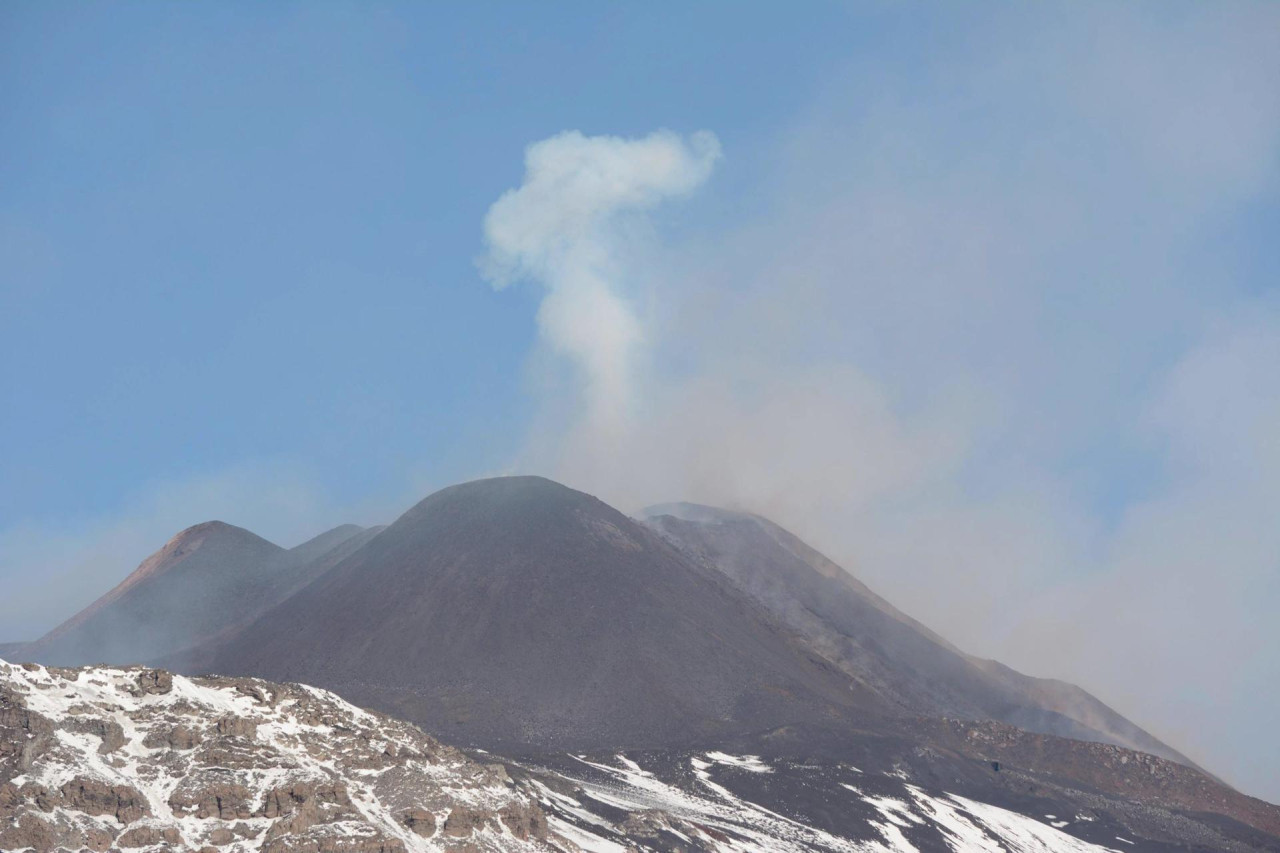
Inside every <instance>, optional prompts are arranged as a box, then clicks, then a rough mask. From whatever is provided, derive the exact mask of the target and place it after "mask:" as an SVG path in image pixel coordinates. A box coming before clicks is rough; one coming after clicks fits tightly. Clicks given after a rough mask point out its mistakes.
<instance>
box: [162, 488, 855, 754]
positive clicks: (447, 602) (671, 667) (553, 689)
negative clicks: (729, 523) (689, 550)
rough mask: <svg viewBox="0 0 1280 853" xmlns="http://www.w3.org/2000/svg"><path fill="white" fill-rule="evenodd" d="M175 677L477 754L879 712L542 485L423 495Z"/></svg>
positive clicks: (634, 533) (610, 513) (696, 579)
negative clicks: (239, 678)
mask: <svg viewBox="0 0 1280 853" xmlns="http://www.w3.org/2000/svg"><path fill="white" fill-rule="evenodd" d="M193 660H194V659H193ZM176 663H178V664H181V663H182V662H181V661H177V662H176ZM186 665H187V667H188V668H199V669H205V670H210V671H215V672H227V673H236V674H254V675H261V676H264V677H269V678H274V679H277V680H290V681H304V682H307V683H311V684H316V685H319V686H322V687H326V688H329V689H333V690H336V691H338V692H340V693H341V694H342V695H344V696H346V697H347V698H349V699H351V700H352V701H355V702H358V703H360V704H363V705H367V706H369V707H373V708H376V709H379V710H383V711H386V712H389V713H393V714H396V715H398V716H401V717H403V718H406V719H409V720H412V721H414V722H419V723H421V724H422V725H424V726H425V727H427V728H429V729H430V730H433V731H436V732H439V733H441V734H447V735H448V736H449V737H451V738H454V739H456V740H461V741H464V742H469V743H471V744H481V745H486V746H490V745H492V746H501V745H504V744H511V745H516V744H537V745H538V746H539V747H542V748H555V747H564V748H578V747H582V748H586V747H589V746H601V747H608V748H619V747H625V746H637V745H646V744H669V743H678V742H687V741H694V740H697V739H700V738H707V737H712V736H718V735H723V734H726V733H733V732H742V731H750V730H755V729H759V728H763V727H768V726H775V725H780V724H786V723H792V722H803V721H815V722H816V721H822V720H832V719H836V718H846V719H847V718H848V717H849V716H850V715H857V714H859V713H861V714H863V715H864V716H866V717H870V716H873V715H874V714H875V713H876V711H877V709H878V707H879V705H878V702H877V701H876V700H875V699H874V697H872V696H871V695H870V694H868V693H865V692H862V691H860V690H859V689H858V688H857V687H856V686H855V685H852V684H851V683H850V682H849V680H848V679H847V678H846V677H845V676H844V675H843V674H842V673H840V672H839V671H838V670H836V669H835V668H834V667H832V666H830V664H829V663H827V662H826V661H823V660H822V659H821V658H820V657H819V656H817V655H814V654H812V653H807V652H806V651H805V650H804V649H803V647H802V645H801V644H800V642H799V641H798V639H797V638H796V637H794V636H793V635H792V634H790V633H789V632H787V631H785V630H784V629H782V628H780V627H779V625H778V624H777V623H776V622H774V621H773V620H772V619H771V617H769V616H768V614H767V613H766V612H765V611H764V610H763V609H762V608H759V607H758V606H757V605H755V604H754V603H753V602H751V601H750V600H749V599H748V598H747V597H746V596H745V595H743V594H741V593H740V592H739V591H737V590H735V589H734V588H733V586H732V584H730V583H728V582H727V580H726V579H725V578H724V577H723V576H722V575H720V574H719V573H718V572H716V571H714V570H711V569H707V568H705V567H701V566H698V565H695V564H693V563H691V562H689V561H688V560H686V559H685V558H683V557H682V556H680V554H679V553H678V552H677V551H676V550H675V549H673V548H672V547H671V546H670V545H668V544H667V543H666V542H665V541H664V540H663V539H662V538H661V537H659V536H658V535H657V534H655V533H653V532H652V531H650V530H648V529H647V528H645V527H644V526H643V525H640V524H638V523H636V522H634V521H632V520H631V519H629V518H627V517H626V516H624V515H622V514H621V513H619V512H617V511H616V510H614V509H612V508H611V507H609V506H607V505H605V504H604V503H602V502H600V501H598V500H596V499H595V498H593V497H591V496H589V495H585V494H583V493H581V492H577V491H574V490H572V489H569V488H566V487H564V486H561V485H559V484H557V483H553V482H551V481H549V480H545V479H542V478H540V477H510V478H499V479H492V480H482V481H478V482H472V483H466V484H463V485H459V486H453V487H451V488H447V489H444V490H443V491H440V492H437V493H435V494H433V495H431V496H430V497H428V498H426V499H425V500H423V501H422V502H421V503H419V504H418V505H417V506H415V507H413V508H412V509H410V510H409V511H408V512H406V513H405V514H404V515H403V516H401V517H400V518H399V519H398V520H397V521H396V522H395V523H394V524H392V525H391V526H390V527H388V528H387V529H386V530H384V531H383V532H382V533H380V534H379V535H378V536H376V537H375V538H374V539H373V540H372V541H370V542H369V543H368V544H367V545H365V546H364V547H363V548H361V549H360V550H358V551H357V552H356V553H355V554H353V555H352V556H350V557H348V558H347V559H346V560H344V561H342V562H341V563H339V564H338V565H337V566H336V567H334V568H333V569H332V570H330V571H329V572H328V573H327V574H325V575H324V576H323V577H321V578H319V579H318V580H316V581H315V582H313V583H312V584H310V585H309V586H307V587H306V588H304V589H302V590H301V591H300V592H298V593H297V594H296V595H294V596H293V597H292V598H290V599H289V600H287V601H285V602H284V603H283V604H281V605H280V606H278V607H276V608H275V609H273V610H271V611H269V612H268V613H266V614H264V615H263V617H262V618H260V619H259V620H258V621H257V622H255V623H254V624H253V625H251V626H249V627H248V628H246V629H245V630H244V631H242V632H239V633H238V634H237V635H236V636H235V637H233V638H232V639H230V640H229V641H228V642H227V643H226V644H225V645H222V646H221V647H220V648H218V649H216V650H215V651H214V653H213V655H212V657H211V658H205V659H203V660H201V661H200V662H199V663H193V662H191V661H189V662H187V664H186Z"/></svg>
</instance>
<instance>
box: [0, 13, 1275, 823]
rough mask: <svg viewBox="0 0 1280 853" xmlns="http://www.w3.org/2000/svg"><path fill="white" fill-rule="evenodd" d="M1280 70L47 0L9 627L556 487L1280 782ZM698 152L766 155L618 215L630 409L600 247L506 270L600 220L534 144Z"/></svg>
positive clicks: (6, 604)
mask: <svg viewBox="0 0 1280 853" xmlns="http://www.w3.org/2000/svg"><path fill="white" fill-rule="evenodd" d="M1277 79H1280V15H1278V13H1277V10H1276V7H1274V6H1271V5H1269V4H1262V3H1259V4H1230V3H1228V4H1218V5H1215V6H1212V7H1210V6H1204V5H1200V4H1179V3H1151V4H1126V5H1124V6H1103V5H1089V4H1070V5H1063V6H1059V7H1051V6H1047V5H1037V6H1035V7H1031V6H1024V5H1021V4H1009V5H1006V4H985V5H984V4H970V5H966V6H964V7H960V6H952V7H948V8H946V9H945V10H940V9H939V8H937V7H936V6H933V5H915V4H898V3H862V4H856V3H855V4H836V3H813V4H808V5H806V6H805V7H804V9H803V14H797V12H796V10H795V9H786V8H784V7H783V6H782V5H780V4H764V3H734V4H729V3H705V4H632V5H629V6H622V5H621V4H600V3H591V4H587V3H582V4H557V5H555V6H554V7H549V6H546V5H544V4H536V5H535V4H514V3H512V4H499V3H483V4H457V5H455V6H453V7H446V6H445V5H444V4H431V5H427V4H404V5H398V4H383V5H373V4H329V5H325V4H296V5H289V4H216V5H215V4H165V3H155V4H113V5H111V6H108V5H106V4H80V5H77V6H74V7H72V6H61V5H55V4H8V5H6V6H5V7H4V8H3V9H2V10H0V80H3V81H4V85H3V86H0V140H2V141H0V412H3V417H2V418H0V441H2V442H3V446H4V447H6V448H7V449H8V452H6V453H4V454H0V580H3V581H4V582H5V583H7V584H8V586H9V588H10V589H11V590H12V591H13V594H11V595H8V596H5V598H4V600H3V601H2V602H0V634H3V635H4V636H2V637H0V639H10V638H19V637H25V636H31V635H34V634H36V633H39V632H41V631H43V630H45V629H47V628H48V627H50V626H51V625H52V624H55V623H56V622H57V621H59V620H60V619H61V618H64V617H65V616H66V615H67V614H68V613H69V612H70V611H73V610H74V609H76V608H77V607H78V606H81V605H83V604H84V603H86V602H87V601H89V600H91V599H92V598H93V597H94V596H96V595H97V594H99V593H100V592H101V591H103V590H104V589H106V588H107V587H109V586H110V585H112V584H113V583H114V582H115V581H116V580H118V579H119V578H120V577H122V576H123V575H124V574H126V573H127V572H128V571H129V570H130V569H131V568H132V567H133V566H135V565H136V564H137V563H138V562H139V561H140V560H141V559H142V558H143V557H145V556H146V555H147V554H148V553H150V552H151V551H153V550H155V548H157V547H158V546H159V545H160V544H161V543H162V542H163V541H164V540H165V539H166V538H167V537H168V536H170V535H172V534H173V533H174V532H176V531H177V530H179V529H181V528H183V527H185V526H188V525H190V524H194V523H197V522H199V521H203V520H206V519H207V518H210V517H219V518H223V519H224V520H226V521H229V522H232V523H236V524H241V525H244V526H246V527H250V528H251V529H254V530H255V531H257V532H259V533H261V534H263V535H266V536H268V537H269V538H273V539H274V540H276V541H278V542H280V543H281V544H286V545H288V544H293V543H295V542H297V541H300V540H301V539H303V538H305V537H306V536H308V535H310V534H312V533H315V532H318V531H319V530H321V529H323V528H324V527H325V526H326V525H330V524H336V523H340V522H344V521H348V520H355V521H359V522H364V523H372V522H377V521H385V520H389V519H390V518H393V517H394V516H395V515H396V514H397V513H398V512H399V511H401V510H402V509H404V508H405V507H407V506H408V505H410V504H411V503H412V502H414V501H415V500H416V499H418V498H420V497H421V496H423V495H425V494H426V493H427V492H429V491H430V490H432V489H434V488H436V487H438V486H442V485H446V484H448V483H450V482H455V481H458V480H462V479H467V478H470V477H474V476H482V475H486V474H491V473H499V472H506V471H537V472H541V473H546V474H549V475H552V476H556V477H559V478H560V479H563V480H564V481H566V482H568V483H570V484H571V485H576V486H579V487H581V488H586V489H588V490H590V491H593V492H595V493H597V494H600V495H601V496H602V497H604V498H606V499H609V500H612V501H614V502H616V503H618V504H619V505H620V506H622V507H623V508H635V507H638V506H640V505H642V504H644V503H647V502H656V501H662V500H676V499H695V500H704V501H708V502H714V503H722V504H733V505H739V506H744V507H747V508H752V509H756V510H758V511H762V512H765V513H766V514H770V515H772V516H774V517H776V518H777V519H778V520H779V521H781V522H782V523H784V524H787V525H789V526H791V527H793V528H794V529H796V530H797V532H799V533H800V534H801V535H803V536H805V537H806V538H808V539H809V540H810V541H812V542H813V543H814V544H815V545H817V546H819V547H820V548H822V549H823V550H825V551H827V552H829V553H830V554H831V555H832V556H833V557H836V558H837V559H839V560H840V561H842V562H843V563H844V564H845V565H847V566H850V567H851V568H853V569H854V570H855V571H856V572H857V573H858V574H859V575H860V576H861V577H863V578H864V580H867V581H868V582H869V583H871V584H872V586H874V587H875V588H877V589H878V590H880V591H881V592H883V593H884V594H886V595H887V596H888V597H889V598H890V599H891V600H894V601H895V602H896V603H898V604H900V605H901V606H903V607H904V608H905V609H907V610H908V611H909V612H911V613H912V614H913V615H916V616H918V617H920V618H921V619H923V620H924V621H925V622H927V623H929V624H931V625H933V626H934V627H937V628H938V629H940V630H942V631H943V632H944V633H945V634H947V635H948V636H949V637H951V638H952V639H954V640H956V641H957V642H958V643H960V644H961V645H962V646H964V647H966V648H968V649H971V650H973V651H975V652H978V653H981V654H987V655H992V656H996V657H1000V658H1001V659H1002V660H1006V661H1007V662H1009V663H1012V664H1015V665H1018V666H1021V667H1024V668H1026V669H1028V670H1030V671H1033V672H1036V673H1037V674H1047V675H1057V676H1062V677H1066V678H1070V679H1073V680H1076V681H1079V682H1080V683H1083V684H1085V685H1086V686H1088V687H1090V688H1091V689H1094V690H1096V691H1098V692H1099V693H1100V694H1101V695H1102V696H1103V698H1104V699H1107V700H1108V701H1111V702H1114V703H1115V704H1116V705H1117V706H1118V707H1119V708H1120V709H1121V710H1122V711H1125V712H1126V713H1129V714H1132V715H1133V716H1135V717H1136V718H1138V719H1139V721H1140V722H1142V723H1144V724H1147V725H1150V726H1151V727H1152V728H1153V729H1154V730H1156V731H1157V733H1159V734H1162V735H1164V736H1166V737H1169V738H1170V739H1171V740H1173V741H1174V742H1175V743H1176V744H1178V745H1179V746H1180V747H1184V748H1185V749H1186V750H1187V751H1189V752H1190V753H1191V754H1192V755H1194V756H1197V757H1200V758H1201V759H1202V760H1203V761H1205V762H1206V763H1207V764H1209V766H1211V767H1212V768H1213V769H1215V770H1218V769H1220V770H1221V772H1222V773H1223V774H1224V775H1225V776H1226V777H1227V778H1229V779H1232V780H1236V781H1239V782H1240V784H1242V785H1245V786H1246V787H1247V789H1249V790H1253V791H1258V792H1261V793H1264V794H1266V795H1268V796H1270V798H1271V799H1273V800H1275V799H1278V798H1280V776H1278V775H1277V768H1278V767H1280V752H1277V749H1280V747H1275V746H1274V744H1275V741H1274V738H1270V742H1271V743H1272V744H1273V748H1270V749H1269V751H1268V749H1266V748H1262V749H1260V748H1258V747H1257V744H1258V743H1259V742H1261V740H1262V739H1263V738H1264V737H1265V736H1266V733H1267V732H1268V731H1269V729H1268V726H1269V725H1270V723H1269V721H1268V719H1267V716H1268V715H1267V713H1266V708H1267V707H1270V706H1272V705H1273V704H1274V701H1275V700H1277V699H1280V696H1277V695H1276V692H1275V684H1276V683H1280V651H1278V650H1280V636H1277V629H1276V628H1275V627H1274V625H1273V620H1272V619H1271V614H1273V613H1274V612H1275V611H1276V609H1277V608H1280V581H1278V580H1277V578H1278V577H1280V533H1278V532H1277V531H1276V529H1275V528H1276V525H1275V524H1274V519H1275V517H1276V514H1277V512H1278V511H1280V448H1277V447H1276V445H1275V441H1274V435H1276V434H1280V379H1278V378H1277V377H1278V376H1280V370H1276V366H1277V364H1280V343H1278V342H1280V305H1278V303H1280V296H1278V295H1277V281H1278V276H1277V272H1278V270H1277V266H1278V262H1277V256H1276V253H1275V248H1274V243H1275V234H1276V233H1278V232H1280V204H1277V181H1278V178H1280V97H1277V89H1276V85H1275V80H1277ZM660 129H667V130H669V131H671V132H672V134H673V136H672V137H670V139H671V140H674V141H672V142H671V144H672V145H673V146H676V147H675V149H673V150H675V151H677V152H678V151H680V150H683V149H682V148H680V146H687V145H692V144H693V143H692V140H693V139H694V136H693V134H695V133H696V132H698V131H708V132H710V133H712V134H714V136H715V139H716V141H717V143H718V147H719V151H720V152H721V154H720V156H719V157H718V158H716V159H714V162H712V161H711V160H708V161H706V163H704V164H703V165H705V166H706V167H707V168H706V169H705V174H704V172H703V171H699V172H698V175H697V179H696V180H694V181H692V182H691V183H689V184H688V186H683V187H682V188H681V189H680V191H678V192H675V191H673V192H671V193H669V194H668V195H669V197H668V196H664V197H663V199H662V201H661V203H655V204H654V205H652V206H650V207H648V208H646V209H644V210H639V209H628V210H619V211H616V212H614V211H612V209H611V210H610V212H609V214H608V216H605V217H603V218H601V219H599V220H598V221H595V220H593V222H592V226H591V232H590V237H591V242H589V243H586V244H583V245H585V246H586V248H587V249H589V250H590V253H591V255H592V257H602V258H604V259H605V263H604V264H603V268H607V269H608V270H609V275H608V276H605V280H604V281H603V282H602V283H601V284H600V287H601V288H602V290H601V291H600V292H601V293H604V294H605V295H606V296H607V297H608V298H609V299H610V300H613V301H612V302H611V303H610V304H614V305H616V306H617V307H618V309H619V310H620V311H621V312H622V313H623V316H624V317H625V318H626V319H627V321H628V323H629V324H630V325H629V326H628V328H632V329H634V330H635V331H636V336H635V341H634V343H633V344H632V345H630V346H629V347H628V348H627V351H626V358H625V362H626V366H625V369H624V370H623V373H625V382H624V384H625V388H626V397H627V399H628V401H629V402H628V404H627V407H626V412H625V417H621V416H620V417H616V418H613V419H612V420H610V422H609V423H608V424H602V421H601V420H600V418H599V417H598V416H597V415H598V412H596V411H595V410H597V409H599V405H598V401H595V402H593V398H592V394H593V392H592V386H591V383H590V382H589V381H588V379H587V378H589V377H590V376H591V375H592V372H591V371H592V369H593V368H592V365H593V363H594V362H593V361H592V359H593V358H594V357H595V355H596V354H597V353H595V351H592V350H591V349H590V348H589V347H588V348H586V349H584V348H583V347H578V348H575V347H574V346H573V345H571V341H572V339H573V327H572V321H573V318H575V317H580V316H582V311H578V312H577V313H574V311H569V312H568V313H564V312H561V313H560V314H557V313H556V311H555V310H554V306H555V305H556V304H560V305H561V307H562V308H563V307H564V305H563V304H564V303H565V302H566V301H568V302H570V303H572V300H573V299H575V298H577V296H580V295H581V291H580V290H577V289H575V288H574V287H573V286H571V285H567V284H566V282H571V281H573V280H574V279H573V275H574V270H573V269H572V268H567V267H566V266H565V264H563V263H560V262H556V263H545V261H546V258H545V257H543V256H539V258H538V259H535V260H530V256H522V257H523V260H522V261H520V263H518V264H517V267H518V271H517V273H516V275H515V278H517V279H520V280H517V281H514V282H513V283H511V285H510V286H508V287H505V288H503V289H495V288H493V287H491V286H490V283H489V281H487V280H486V278H485V276H484V275H482V274H481V271H480V269H478V268H477V263H476V262H477V259H482V258H485V257H493V256H494V254H495V253H499V254H500V253H501V252H502V251H503V246H502V244H501V240H500V239H498V238H496V237H495V234H494V232H493V231H492V230H489V231H486V215H487V214H488V213H489V211H490V210H491V207H492V206H493V205H494V204H495V202H497V200H498V199H499V198H500V197H501V196H502V195H503V193H505V192H508V191H512V190H515V189H516V188H520V187H524V188H525V190H528V192H525V190H521V192H523V193H525V194H524V196H522V197H523V198H528V199H532V200H533V202H536V204H535V203H533V202H531V206H530V207H529V212H528V213H527V216H528V217H529V219H530V220H531V221H532V222H534V223H542V224H545V223H546V222H548V221H560V220H554V216H553V214H554V210H553V209H552V208H547V207H545V206H542V207H540V206H539V205H545V204H549V203H551V202H547V201H546V198H545V196H543V195H541V194H539V192H538V191H537V186H538V184H537V181H536V179H535V175H534V173H533V171H530V172H528V173H526V168H525V162H524V157H525V150H526V148H527V146H530V145H531V144H533V143H537V142H539V141H541V140H556V139H558V140H561V141H560V142H556V143H553V144H551V146H550V147H549V148H547V149H544V150H546V151H549V152H550V154H549V155H548V156H549V157H550V158H551V159H552V160H555V161H556V162H560V161H559V160H556V158H557V157H559V156H560V155H562V154H564V153H565V152H566V151H567V150H568V148H566V144H565V143H564V142H563V140H564V139H565V137H563V136H561V134H563V132H565V131H572V130H576V131H580V132H581V134H583V135H584V138H585V139H587V140H588V142H587V143H586V148H584V149H582V150H581V151H578V154H575V155H574V156H578V155H581V156H583V157H586V158H588V160H590V158H591V157H596V156H598V155H600V156H603V155H602V152H606V153H607V152H608V151H614V152H615V153H617V152H621V153H620V154H618V156H619V157H621V158H622V159H624V160H625V159H626V158H627V157H630V156H632V153H629V152H634V151H636V150H639V149H635V148H630V147H625V146H624V147H622V148H616V146H615V148H610V147H609V146H608V145H604V144H603V143H597V142H591V141H590V140H591V139H592V138H593V137H596V136H600V135H609V136H613V137H618V138H620V139H619V140H618V141H619V144H621V141H622V140H632V141H634V140H641V139H652V137H650V136H649V135H650V134H652V133H653V132H655V131H657V130H660ZM602 146H603V147H602ZM569 147H570V148H571V147H572V146H569ZM584 152H585V153H584ZM610 156H612V155H610ZM564 162H569V163H573V162H577V161H575V160H572V159H570V160H565V161H564ZM530 188H532V189H530ZM555 200H556V198H553V199H552V201H553V202H554V201H555ZM561 201H562V199H561ZM490 221H491V222H492V220H490ZM553 236H554V235H553ZM557 294H559V296H557ZM557 300H558V303H557ZM574 305H577V306H578V308H580V307H581V303H573V304H571V305H570V308H573V307H574ZM548 306H552V307H548ZM587 314H588V319H587V322H586V323H585V326H586V327H589V328H592V329H594V331H596V332H599V331H600V329H601V328H602V327H601V326H600V324H598V323H595V324H593V323H592V322H590V316H589V315H590V312H587ZM557 317H559V320H557V319H556V318H557ZM566 318H568V319H566ZM566 323H569V324H570V326H569V327H566V325H565V324H566ZM566 329H567V331H566ZM605 337H606V338H607V337H609V336H608V335H605ZM584 377H587V378H584ZM614 408H617V407H614ZM593 412H595V414H593ZM1224 661H1229V664H1226V663H1224ZM1259 697H1267V700H1266V701H1262V700H1260V699H1259Z"/></svg>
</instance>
